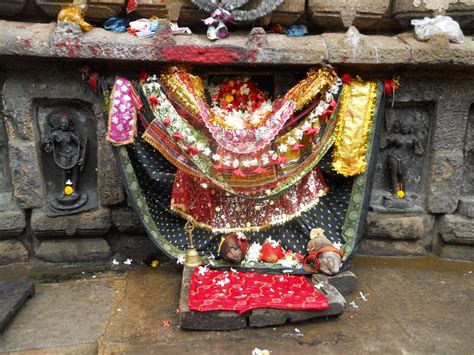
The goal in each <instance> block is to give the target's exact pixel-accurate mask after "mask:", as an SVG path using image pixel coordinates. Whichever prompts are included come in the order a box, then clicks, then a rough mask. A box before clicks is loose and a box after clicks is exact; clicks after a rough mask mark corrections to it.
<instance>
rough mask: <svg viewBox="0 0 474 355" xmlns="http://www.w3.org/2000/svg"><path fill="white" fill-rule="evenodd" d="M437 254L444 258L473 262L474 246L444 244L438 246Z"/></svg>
mask: <svg viewBox="0 0 474 355" xmlns="http://www.w3.org/2000/svg"><path fill="white" fill-rule="evenodd" d="M438 255H439V256H440V257H441V258H445V259H452V260H463V261H471V262H474V247H472V246H466V245H463V246H460V245H444V246H442V247H440V249H439V251H438Z"/></svg>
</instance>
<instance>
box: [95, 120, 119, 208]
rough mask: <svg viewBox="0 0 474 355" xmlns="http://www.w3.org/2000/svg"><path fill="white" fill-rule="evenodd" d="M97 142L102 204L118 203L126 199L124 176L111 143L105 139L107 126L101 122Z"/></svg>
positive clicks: (99, 187)
mask: <svg viewBox="0 0 474 355" xmlns="http://www.w3.org/2000/svg"><path fill="white" fill-rule="evenodd" d="M98 136H99V137H98V142H97V170H98V171H97V174H98V176H97V185H98V186H97V188H98V193H99V201H100V204H101V205H102V206H111V205H116V204H118V203H120V202H123V201H124V200H125V191H124V189H123V183H122V178H121V176H120V172H119V170H118V167H117V161H116V160H115V157H114V154H113V152H112V147H111V146H110V143H109V142H108V141H107V140H106V139H105V127H103V124H100V128H99V129H98Z"/></svg>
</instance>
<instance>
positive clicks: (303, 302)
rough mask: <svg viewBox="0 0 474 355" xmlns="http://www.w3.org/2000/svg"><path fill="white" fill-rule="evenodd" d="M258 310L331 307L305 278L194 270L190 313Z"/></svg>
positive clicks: (190, 291)
mask: <svg viewBox="0 0 474 355" xmlns="http://www.w3.org/2000/svg"><path fill="white" fill-rule="evenodd" d="M256 308H280V309H291V310H323V309H327V308H329V304H328V301H327V299H326V297H325V296H324V295H322V294H321V293H319V292H317V291H316V289H315V288H314V286H313V285H312V284H311V283H309V282H308V280H306V278H305V277H304V276H290V275H286V274H283V275H273V274H271V275H270V274H260V273H254V272H232V271H221V270H208V269H205V268H203V267H200V268H195V269H194V273H193V275H192V277H191V285H190V289H189V309H190V310H191V311H200V312H205V311H236V312H239V313H240V314H242V313H245V312H247V311H250V310H252V309H256Z"/></svg>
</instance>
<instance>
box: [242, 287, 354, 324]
mask: <svg viewBox="0 0 474 355" xmlns="http://www.w3.org/2000/svg"><path fill="white" fill-rule="evenodd" d="M323 284H324V286H323V289H324V291H322V292H323V293H324V294H325V296H326V298H327V300H328V303H329V308H328V309H326V310H322V311H295V310H287V309H273V308H261V309H254V310H252V313H251V314H250V316H249V326H250V327H256V328H261V327H268V326H275V325H280V324H284V323H286V322H301V321H305V320H308V319H314V318H320V317H330V316H338V315H340V314H342V313H343V312H344V310H345V308H346V300H345V298H344V297H343V296H342V295H341V294H340V293H339V291H338V290H337V289H336V288H335V287H334V286H332V285H330V284H328V283H326V282H323Z"/></svg>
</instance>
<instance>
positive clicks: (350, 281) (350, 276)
mask: <svg viewBox="0 0 474 355" xmlns="http://www.w3.org/2000/svg"><path fill="white" fill-rule="evenodd" d="M312 279H313V283H319V282H322V281H324V282H327V283H329V284H330V285H331V286H334V287H335V288H336V289H337V290H338V291H339V293H340V294H341V295H343V296H347V295H349V294H350V293H352V292H354V291H355V289H356V287H357V276H356V275H355V274H354V273H353V272H352V271H343V272H340V273H339V274H336V275H334V276H326V275H322V274H314V275H313V276H312Z"/></svg>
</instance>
